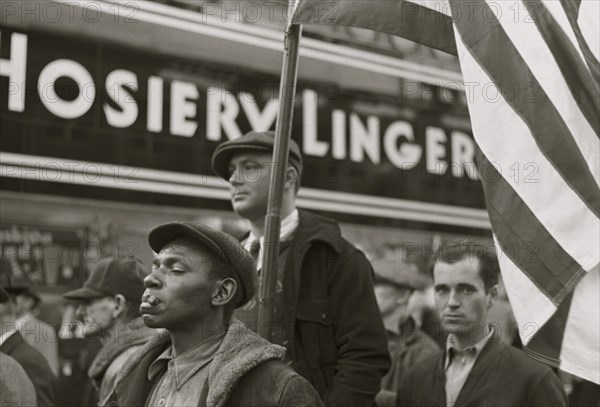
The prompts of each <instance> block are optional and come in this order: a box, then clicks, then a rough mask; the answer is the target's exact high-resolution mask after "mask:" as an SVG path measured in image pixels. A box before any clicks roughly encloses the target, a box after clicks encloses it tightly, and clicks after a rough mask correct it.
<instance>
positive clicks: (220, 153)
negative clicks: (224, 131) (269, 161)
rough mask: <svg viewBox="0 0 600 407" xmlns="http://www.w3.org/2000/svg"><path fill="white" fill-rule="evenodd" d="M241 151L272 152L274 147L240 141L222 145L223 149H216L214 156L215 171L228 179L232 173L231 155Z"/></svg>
mask: <svg viewBox="0 0 600 407" xmlns="http://www.w3.org/2000/svg"><path fill="white" fill-rule="evenodd" d="M240 151H259V152H267V153H272V152H273V147H269V146H262V145H256V144H250V143H248V144H243V143H239V144H232V145H230V146H225V147H222V148H221V149H219V150H217V151H216V153H215V155H214V157H213V171H214V172H216V173H217V174H218V175H219V176H220V177H221V178H223V179H224V180H226V181H227V180H228V179H229V175H230V174H228V172H229V171H228V167H229V161H231V157H233V155H235V154H236V153H238V152H240Z"/></svg>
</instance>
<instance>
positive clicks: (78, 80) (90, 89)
mask: <svg viewBox="0 0 600 407" xmlns="http://www.w3.org/2000/svg"><path fill="white" fill-rule="evenodd" d="M62 77H66V78H70V79H72V80H73V81H74V82H75V84H76V85H77V95H76V96H75V98H74V99H73V100H65V99H63V98H61V97H60V96H58V94H57V93H56V87H55V85H56V81H57V80H58V79H59V78H62ZM38 94H39V95H40V99H41V101H42V103H43V104H44V106H46V109H48V111H50V112H51V113H53V114H55V115H56V116H58V117H61V118H63V119H76V118H78V117H81V116H83V115H84V114H86V113H87V112H88V110H90V109H91V107H92V105H93V104H94V99H95V98H96V85H95V84H94V79H93V78H92V75H90V73H89V72H88V70H87V69H85V68H84V67H83V65H81V64H80V63H78V62H75V61H72V60H70V59H57V60H56V61H52V62H50V63H49V64H48V65H46V66H45V67H44V69H43V70H42V72H41V73H40V77H39V80H38ZM71 96H73V95H71Z"/></svg>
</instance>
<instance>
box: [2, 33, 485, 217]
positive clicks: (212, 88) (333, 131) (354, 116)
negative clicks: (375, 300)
mask: <svg viewBox="0 0 600 407" xmlns="http://www.w3.org/2000/svg"><path fill="white" fill-rule="evenodd" d="M0 38H1V41H2V47H1V54H0V58H1V61H2V62H1V65H0V81H1V88H0V89H1V101H0V106H1V108H0V109H1V110H0V114H1V118H2V123H1V130H2V135H3V142H2V145H1V150H2V151H5V152H10V153H20V154H30V155H35V156H43V157H56V158H63V159H70V160H83V161H87V162H100V163H108V164H115V165H123V166H128V167H136V168H147V169H156V170H165V171H176V172H184V173H191V174H202V175H212V172H211V170H210V157H211V155H212V152H213V151H214V149H215V147H216V146H217V145H218V144H219V143H220V142H223V141H224V140H227V139H233V138H237V137H240V136H241V135H242V134H244V133H245V132H247V131H249V130H258V131H261V130H268V129H274V127H275V120H276V115H277V108H278V100H277V97H278V93H279V78H277V77H272V76H267V75H263V74H260V73H252V72H244V71H243V70H242V69H240V68H239V67H237V68H234V67H227V66H219V65H216V64H213V63H210V62H197V61H194V62H192V61H185V60H173V59H169V58H166V57H164V56H161V55H151V54H148V53H141V52H136V51H135V50H130V49H117V48H115V47H114V46H108V45H103V44H99V43H92V42H85V41H79V40H75V39H72V38H68V39H67V38H62V37H58V36H56V37H55V36H50V35H40V34H36V33H24V32H15V31H12V30H10V29H6V28H2V30H1V37H0ZM207 61H210V55H207ZM418 85H419V84H411V83H404V84H402V83H400V82H399V84H398V97H397V98H390V97H387V96H382V95H376V94H362V93H358V92H353V91H352V89H341V88H340V87H339V86H338V85H337V84H336V83H335V82H331V83H308V82H302V81H301V83H300V84H299V90H298V100H297V103H296V110H295V116H294V127H293V134H292V137H293V138H294V139H295V140H296V141H297V142H298V143H299V144H300V146H301V148H302V152H303V154H304V156H305V163H306V166H305V171H304V174H303V185H305V186H308V187H311V188H317V189H324V190H328V191H339V192H349V193H355V194H365V195H370V196H377V197H385V198H400V199H405V200H413V201H423V202H430V203H440V204H449V205H458V206H463V207H471V208H483V207H484V203H483V196H482V191H481V187H480V184H479V182H478V174H477V171H476V168H475V164H474V153H475V146H474V142H473V138H472V135H471V133H470V126H469V122H468V115H467V112H466V110H465V108H464V106H463V105H462V104H460V103H455V104H453V103H452V101H453V100H458V98H457V97H456V95H455V94H452V90H450V89H445V91H446V92H450V94H449V95H446V97H445V98H443V100H441V101H440V100H433V101H432V100H431V98H428V97H423V98H421V97H419V96H420V95H415V93H416V92H422V87H420V86H418ZM436 94H438V93H436Z"/></svg>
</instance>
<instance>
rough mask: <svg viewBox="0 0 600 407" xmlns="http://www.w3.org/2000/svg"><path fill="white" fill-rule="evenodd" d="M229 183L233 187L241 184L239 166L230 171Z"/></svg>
mask: <svg viewBox="0 0 600 407" xmlns="http://www.w3.org/2000/svg"><path fill="white" fill-rule="evenodd" d="M229 183H230V184H234V185H235V184H241V183H242V174H241V171H240V166H239V165H236V166H235V168H233V169H232V171H231V174H229Z"/></svg>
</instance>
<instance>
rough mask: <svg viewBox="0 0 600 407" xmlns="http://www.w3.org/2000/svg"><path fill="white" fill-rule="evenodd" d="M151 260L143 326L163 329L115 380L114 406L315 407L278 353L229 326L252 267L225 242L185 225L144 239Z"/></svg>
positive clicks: (245, 294) (249, 287) (245, 295)
mask: <svg viewBox="0 0 600 407" xmlns="http://www.w3.org/2000/svg"><path fill="white" fill-rule="evenodd" d="M149 242H150V246H151V247H152V249H153V250H154V251H155V252H157V253H158V255H157V256H156V258H155V260H154V263H153V265H152V272H151V273H150V275H148V277H146V279H145V281H144V283H145V285H146V291H145V292H144V295H143V300H142V305H141V307H140V310H141V312H142V316H143V318H144V322H145V323H146V325H148V326H149V327H152V328H164V329H166V331H164V332H161V333H160V334H158V335H157V336H155V337H153V338H152V339H151V340H150V341H149V342H148V343H147V344H146V345H145V346H144V348H143V349H142V350H141V351H140V352H138V353H137V354H136V355H134V356H133V357H132V358H131V359H130V360H129V361H128V362H127V365H126V366H125V367H124V369H123V372H122V375H120V376H119V380H118V383H117V388H116V391H115V393H114V395H113V398H112V399H113V401H114V402H115V403H116V404H117V405H119V406H144V405H147V406H161V407H179V406H211V407H227V406H230V407H232V406H235V407H238V406H289V407H315V406H316V407H318V406H321V402H320V400H319V397H318V395H317V393H316V392H315V390H314V389H313V388H312V387H311V385H310V384H309V383H308V382H307V381H306V380H305V379H304V378H302V377H301V376H300V375H298V374H297V373H296V372H294V370H293V369H291V368H290V367H289V366H287V365H286V364H285V363H283V362H282V361H281V360H280V359H281V358H282V357H283V354H284V353H285V349H284V348H283V347H281V346H277V345H273V344H271V343H269V342H268V341H266V340H265V339H263V338H261V337H259V336H258V335H256V334H255V333H254V332H252V331H250V330H249V329H247V328H246V327H245V326H244V324H243V323H241V322H239V321H235V320H232V319H231V316H232V313H233V310H234V308H236V307H240V306H243V305H244V304H246V303H247V302H248V301H249V300H250V299H251V298H252V297H253V296H254V287H255V283H254V273H253V271H254V264H253V261H252V258H251V257H250V255H249V254H248V253H246V251H245V250H244V248H243V247H242V246H241V245H240V244H239V243H238V242H237V241H236V240H235V239H234V238H233V237H231V236H229V235H227V234H225V233H222V232H218V231H215V230H212V229H210V228H208V227H207V226H204V225H201V224H192V223H169V224H166V225H162V226H159V227H157V228H156V229H154V230H152V231H151V232H150V236H149Z"/></svg>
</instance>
